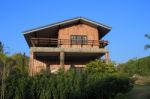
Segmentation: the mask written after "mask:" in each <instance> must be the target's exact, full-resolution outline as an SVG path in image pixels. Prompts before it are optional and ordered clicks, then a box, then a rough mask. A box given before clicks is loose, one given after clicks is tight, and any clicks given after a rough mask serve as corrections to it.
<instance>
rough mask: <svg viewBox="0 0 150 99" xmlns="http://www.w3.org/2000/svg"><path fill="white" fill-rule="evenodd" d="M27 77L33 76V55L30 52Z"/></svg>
mask: <svg viewBox="0 0 150 99" xmlns="http://www.w3.org/2000/svg"><path fill="white" fill-rule="evenodd" d="M29 75H30V76H33V75H34V53H33V52H30V65H29Z"/></svg>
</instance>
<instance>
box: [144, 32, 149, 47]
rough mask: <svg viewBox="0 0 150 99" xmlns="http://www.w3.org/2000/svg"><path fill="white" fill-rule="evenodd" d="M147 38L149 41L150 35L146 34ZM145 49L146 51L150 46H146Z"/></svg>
mask: <svg viewBox="0 0 150 99" xmlns="http://www.w3.org/2000/svg"><path fill="white" fill-rule="evenodd" d="M145 37H146V38H148V39H150V34H145ZM144 48H145V49H148V48H150V44H146V45H145V47H144Z"/></svg>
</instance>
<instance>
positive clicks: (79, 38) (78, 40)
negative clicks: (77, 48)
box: [70, 35, 88, 45]
mask: <svg viewBox="0 0 150 99" xmlns="http://www.w3.org/2000/svg"><path fill="white" fill-rule="evenodd" d="M70 38H71V44H72V45H87V43H88V42H87V41H88V38H87V35H71V37H70Z"/></svg>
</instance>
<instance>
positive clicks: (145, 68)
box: [118, 57, 150, 76]
mask: <svg viewBox="0 0 150 99" xmlns="http://www.w3.org/2000/svg"><path fill="white" fill-rule="evenodd" d="M118 69H119V71H120V72H123V73H128V74H129V75H131V76H132V75H134V74H139V75H143V76H148V75H150V57H144V58H141V59H132V60H129V61H128V62H126V63H124V64H120V65H119V66H118Z"/></svg>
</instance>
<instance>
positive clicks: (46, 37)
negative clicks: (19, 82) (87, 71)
mask: <svg viewBox="0 0 150 99" xmlns="http://www.w3.org/2000/svg"><path fill="white" fill-rule="evenodd" d="M110 30H111V27H109V26H106V25H104V24H101V23H98V22H95V21H92V20H89V19H86V18H83V17H77V18H73V19H69V20H65V21H62V22H58V23H54V24H50V25H46V26H43V27H38V28H35V29H31V30H28V31H25V32H24V36H25V39H26V41H27V43H28V45H29V47H30V67H29V73H30V75H34V74H36V73H38V72H40V71H41V70H43V69H44V70H49V71H50V72H52V73H55V72H57V71H58V69H59V68H61V67H62V68H64V69H65V70H68V69H69V68H75V69H76V70H81V69H82V68H84V67H85V64H87V63H88V62H90V61H91V60H94V59H98V58H100V57H102V56H103V55H105V61H106V63H107V62H108V61H109V51H108V50H107V49H105V46H106V45H108V41H105V40H102V38H103V37H104V36H105V35H106V34H107V33H108V32H109V31H110Z"/></svg>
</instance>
